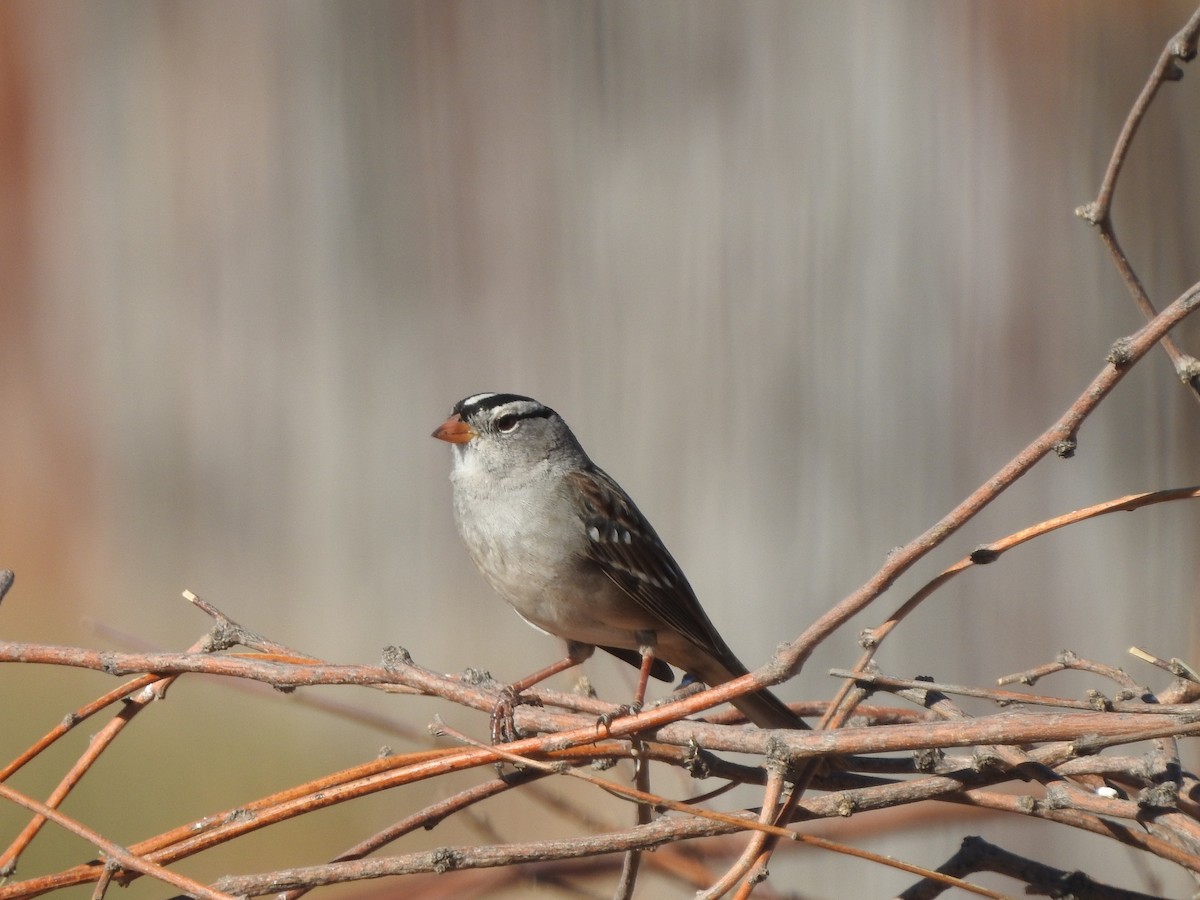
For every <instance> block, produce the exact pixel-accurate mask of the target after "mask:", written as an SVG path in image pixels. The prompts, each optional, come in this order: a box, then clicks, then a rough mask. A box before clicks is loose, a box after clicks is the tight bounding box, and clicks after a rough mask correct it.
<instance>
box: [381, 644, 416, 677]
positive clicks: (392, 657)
mask: <svg viewBox="0 0 1200 900" xmlns="http://www.w3.org/2000/svg"><path fill="white" fill-rule="evenodd" d="M412 664H413V658H412V654H411V653H409V652H408V651H407V650H406V649H404V648H403V647H397V646H395V645H394V644H389V645H388V646H386V647H384V648H383V667H384V668H385V669H386V670H387V671H389V672H395V671H396V670H397V669H401V668H408V667H409V666H411V665H412Z"/></svg>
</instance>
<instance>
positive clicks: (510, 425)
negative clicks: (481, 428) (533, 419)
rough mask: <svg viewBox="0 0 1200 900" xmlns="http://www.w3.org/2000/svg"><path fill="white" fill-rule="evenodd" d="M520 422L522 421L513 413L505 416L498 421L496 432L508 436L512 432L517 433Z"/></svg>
mask: <svg viewBox="0 0 1200 900" xmlns="http://www.w3.org/2000/svg"><path fill="white" fill-rule="evenodd" d="M520 422H521V420H520V419H518V418H517V417H516V416H514V415H513V414H512V413H509V414H507V415H503V416H500V418H498V419H496V430H497V431H499V432H501V433H502V434H508V433H509V432H510V431H515V430H516V428H517V425H518V424H520Z"/></svg>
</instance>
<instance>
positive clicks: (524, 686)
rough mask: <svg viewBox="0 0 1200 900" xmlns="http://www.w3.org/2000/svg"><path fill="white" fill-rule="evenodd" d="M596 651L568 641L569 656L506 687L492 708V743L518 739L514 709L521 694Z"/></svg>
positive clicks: (586, 645) (591, 647)
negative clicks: (514, 721)
mask: <svg viewBox="0 0 1200 900" xmlns="http://www.w3.org/2000/svg"><path fill="white" fill-rule="evenodd" d="M595 649H596V648H595V647H593V646H592V645H591V644H580V643H578V642H577V641H567V655H566V656H564V657H563V658H562V659H560V660H558V661H557V662H552V663H551V664H550V665H548V666H545V667H544V668H541V669H538V670H537V671H536V672H534V673H533V674H532V675H526V676H525V677H524V678H522V679H521V680H520V681H514V682H512V684H508V685H505V686H504V690H503V691H502V692H501V694H500V699H499V700H497V701H496V705H495V706H494V707H493V708H492V743H493V744H507V743H508V742H509V741H512V740H515V739H516V738H517V736H518V735H517V729H516V726H515V725H514V724H513V709H514V708H515V707H516V706H517V705H519V704H520V703H521V702H522V701H521V693H522V692H523V691H526V690H528V689H529V688H531V687H533V686H534V685H535V684H540V683H541V682H543V681H545V680H546V679H547V678H549V677H551V676H552V675H557V674H558V673H559V672H565V671H566V670H567V669H570V668H572V667H573V666H577V665H579V664H580V663H582V662H583V661H584V660H585V659H587V658H588V657H589V656H591V655H592V652H593V651H594V650H595ZM539 705H540V704H539Z"/></svg>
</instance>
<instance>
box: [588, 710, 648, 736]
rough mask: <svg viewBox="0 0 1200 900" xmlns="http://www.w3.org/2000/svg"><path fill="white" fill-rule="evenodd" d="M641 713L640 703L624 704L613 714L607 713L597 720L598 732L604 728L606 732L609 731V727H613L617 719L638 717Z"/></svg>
mask: <svg viewBox="0 0 1200 900" xmlns="http://www.w3.org/2000/svg"><path fill="white" fill-rule="evenodd" d="M641 711H642V704H640V703H622V704H621V705H620V706H618V707H617V708H616V709H614V710H613V711H612V712H610V713H605V714H604V715H602V716H600V717H599V718H598V719H596V730H597V731H599V730H600V729H601V728H603V729H604V730H605V731H608V729H609V726H610V725H612V723H613V722H615V721H616V720H617V719H619V718H621V717H622V716H636V715H637V714H638V713H640V712H641Z"/></svg>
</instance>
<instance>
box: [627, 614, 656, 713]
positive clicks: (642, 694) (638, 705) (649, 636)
mask: <svg viewBox="0 0 1200 900" xmlns="http://www.w3.org/2000/svg"><path fill="white" fill-rule="evenodd" d="M637 639H638V652H639V653H641V654H642V668H641V671H640V672H639V673H638V683H637V691H636V693H634V695H633V711H634V712H640V711H641V709H642V704H643V703H645V701H646V684H647V683H648V682H649V681H650V670H651V669H653V668H654V647H655V645H656V644H657V643H658V635H657V634H655V633H654V632H653V631H639V632H638V633H637Z"/></svg>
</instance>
